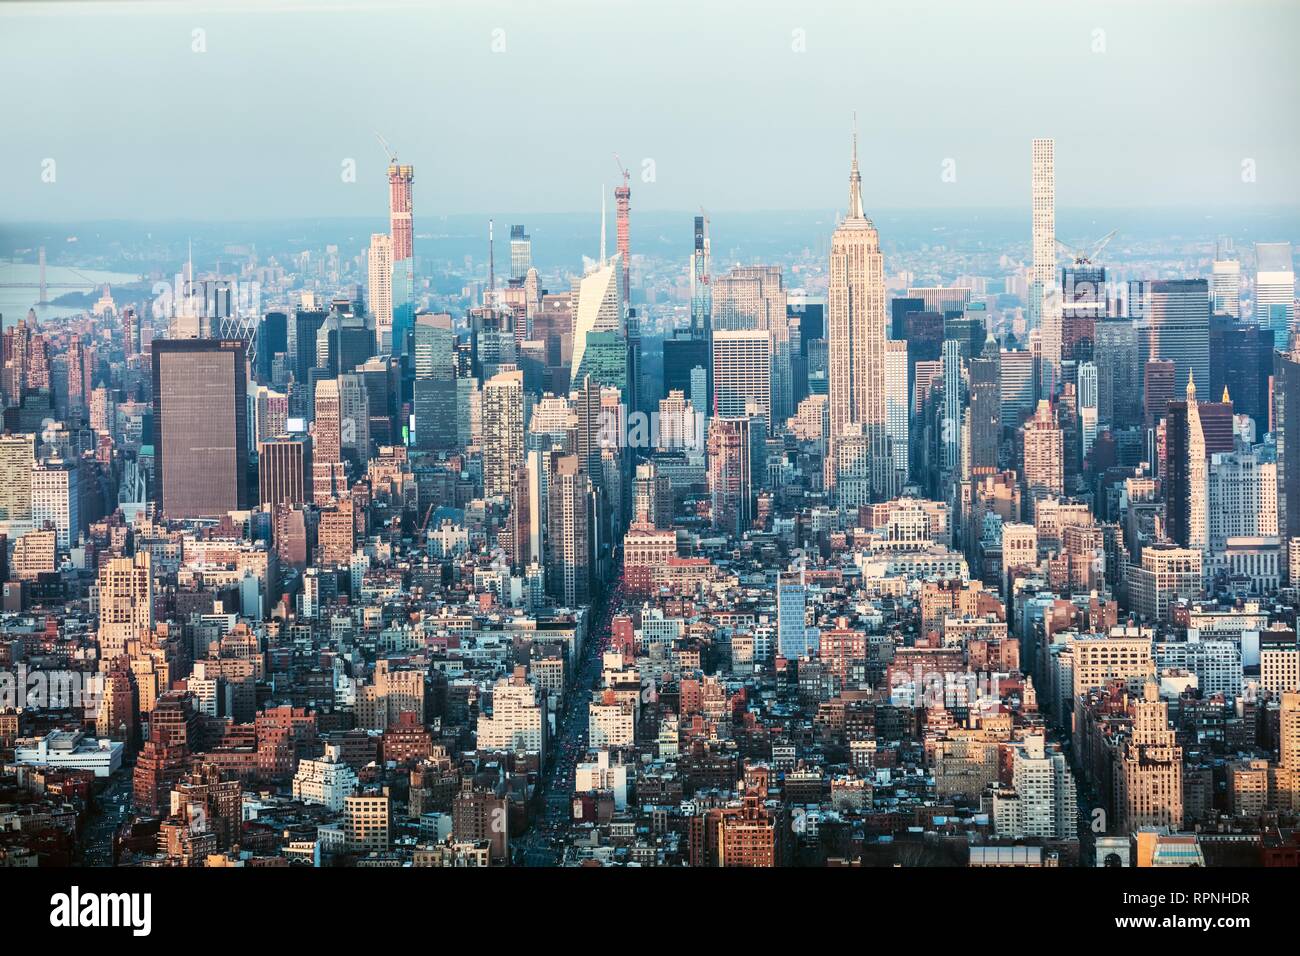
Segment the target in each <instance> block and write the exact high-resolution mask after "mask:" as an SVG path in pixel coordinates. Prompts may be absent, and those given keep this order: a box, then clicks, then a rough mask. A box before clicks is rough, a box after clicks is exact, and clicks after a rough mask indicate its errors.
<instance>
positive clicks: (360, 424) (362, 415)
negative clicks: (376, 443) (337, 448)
mask: <svg viewBox="0 0 1300 956" xmlns="http://www.w3.org/2000/svg"><path fill="white" fill-rule="evenodd" d="M338 383H339V441H340V445H341V448H342V451H343V455H344V457H345V458H347V459H348V460H350V461H355V462H357V463H358V465H360V466H363V467H364V465H365V463H366V462H367V461H369V460H370V398H369V394H368V392H367V391H366V384H365V379H364V378H362V377H361V376H360V375H357V374H355V373H351V372H349V373H347V374H345V375H340V376H339V377H338Z"/></svg>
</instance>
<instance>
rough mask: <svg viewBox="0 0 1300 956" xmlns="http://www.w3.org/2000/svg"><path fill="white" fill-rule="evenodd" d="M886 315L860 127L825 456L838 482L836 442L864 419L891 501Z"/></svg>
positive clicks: (839, 234) (831, 339)
mask: <svg viewBox="0 0 1300 956" xmlns="http://www.w3.org/2000/svg"><path fill="white" fill-rule="evenodd" d="M888 322H889V316H888V313H887V311H886V306H885V260H884V256H883V255H882V254H881V252H880V235H879V233H877V231H876V226H875V224H874V223H873V222H872V221H871V220H870V219H868V218H867V217H866V214H865V213H864V212H863V210H862V175H861V173H860V172H859V171H858V137H857V133H856V131H855V132H854V134H853V159H852V163H851V165H850V168H849V208H848V214H847V215H846V216H845V218H844V219H843V220H842V221H841V222H840V225H839V227H838V228H837V229H836V230H835V232H834V234H833V235H832V236H831V262H830V286H829V290H828V292H827V333H826V334H827V350H828V352H829V355H830V419H831V435H830V440H831V454H830V456H829V458H828V461H827V469H826V486H827V488H828V489H834V487H835V483H836V461H837V457H838V456H837V455H836V454H835V445H836V443H838V442H839V441H840V439H841V437H842V436H844V435H845V434H847V433H848V432H849V430H850V426H853V425H861V426H862V429H861V433H862V434H863V435H864V437H865V438H866V442H867V459H868V461H867V467H868V468H869V469H870V476H871V477H870V484H871V492H872V497H873V499H875V500H878V501H888V500H889V499H891V498H893V497H894V496H895V494H897V491H898V489H897V488H896V487H895V471H894V460H893V455H892V453H891V452H890V449H889V431H888V412H887V402H886V397H885V364H886V358H885V341H886V335H885V332H886V327H887V325H888Z"/></svg>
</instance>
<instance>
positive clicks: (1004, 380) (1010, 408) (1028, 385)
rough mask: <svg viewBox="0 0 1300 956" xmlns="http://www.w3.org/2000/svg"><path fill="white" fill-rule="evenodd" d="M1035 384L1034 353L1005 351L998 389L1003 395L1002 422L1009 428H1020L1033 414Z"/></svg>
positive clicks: (1002, 355)
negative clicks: (1028, 416)
mask: <svg viewBox="0 0 1300 956" xmlns="http://www.w3.org/2000/svg"><path fill="white" fill-rule="evenodd" d="M1034 382H1035V377H1034V355H1033V353H1032V352H1028V351H1024V350H1006V349H1003V350H1002V353H1001V360H1000V362H999V367H998V387H999V391H1000V392H1001V393H1002V421H1003V423H1004V424H1005V425H1006V426H1007V427H1008V428H1017V427H1019V426H1020V423H1021V422H1023V421H1024V420H1025V417H1026V416H1027V415H1029V414H1031V413H1032V412H1033V410H1034V407H1035V402H1036V398H1035V396H1036V394H1037V388H1036V387H1035V385H1034Z"/></svg>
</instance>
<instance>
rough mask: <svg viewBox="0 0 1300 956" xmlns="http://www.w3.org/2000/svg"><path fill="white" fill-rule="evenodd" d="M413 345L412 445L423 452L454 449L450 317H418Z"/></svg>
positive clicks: (452, 358) (454, 414)
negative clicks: (422, 449)
mask: <svg viewBox="0 0 1300 956" xmlns="http://www.w3.org/2000/svg"><path fill="white" fill-rule="evenodd" d="M412 342H413V349H414V359H415V361H414V367H415V381H414V383H413V384H412V389H413V399H412V404H413V409H412V411H413V413H414V415H415V435H414V438H413V442H414V444H415V445H416V446H417V447H418V448H425V449H451V448H456V447H457V434H456V363H455V343H456V336H455V334H454V333H453V332H452V319H451V316H450V315H447V314H445V313H443V314H438V315H432V314H429V313H422V314H420V315H417V316H416V317H415V328H414V331H413V333H412Z"/></svg>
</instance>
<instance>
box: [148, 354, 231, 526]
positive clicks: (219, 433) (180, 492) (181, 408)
mask: <svg viewBox="0 0 1300 956" xmlns="http://www.w3.org/2000/svg"><path fill="white" fill-rule="evenodd" d="M152 350H153V402H154V416H153V427H154V436H155V437H154V470H155V474H156V475H157V487H158V488H159V489H160V492H161V494H160V501H161V511H162V513H163V514H164V515H166V516H167V517H168V518H197V517H220V516H223V515H225V514H226V513H227V512H230V511H236V510H239V509H242V508H245V507H247V505H248V451H249V441H248V400H247V395H246V390H247V383H248V370H247V364H246V361H245V344H244V343H243V342H242V341H239V340H230V339H175V340H171V339H163V340H159V341H155V342H154V343H153V346H152Z"/></svg>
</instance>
